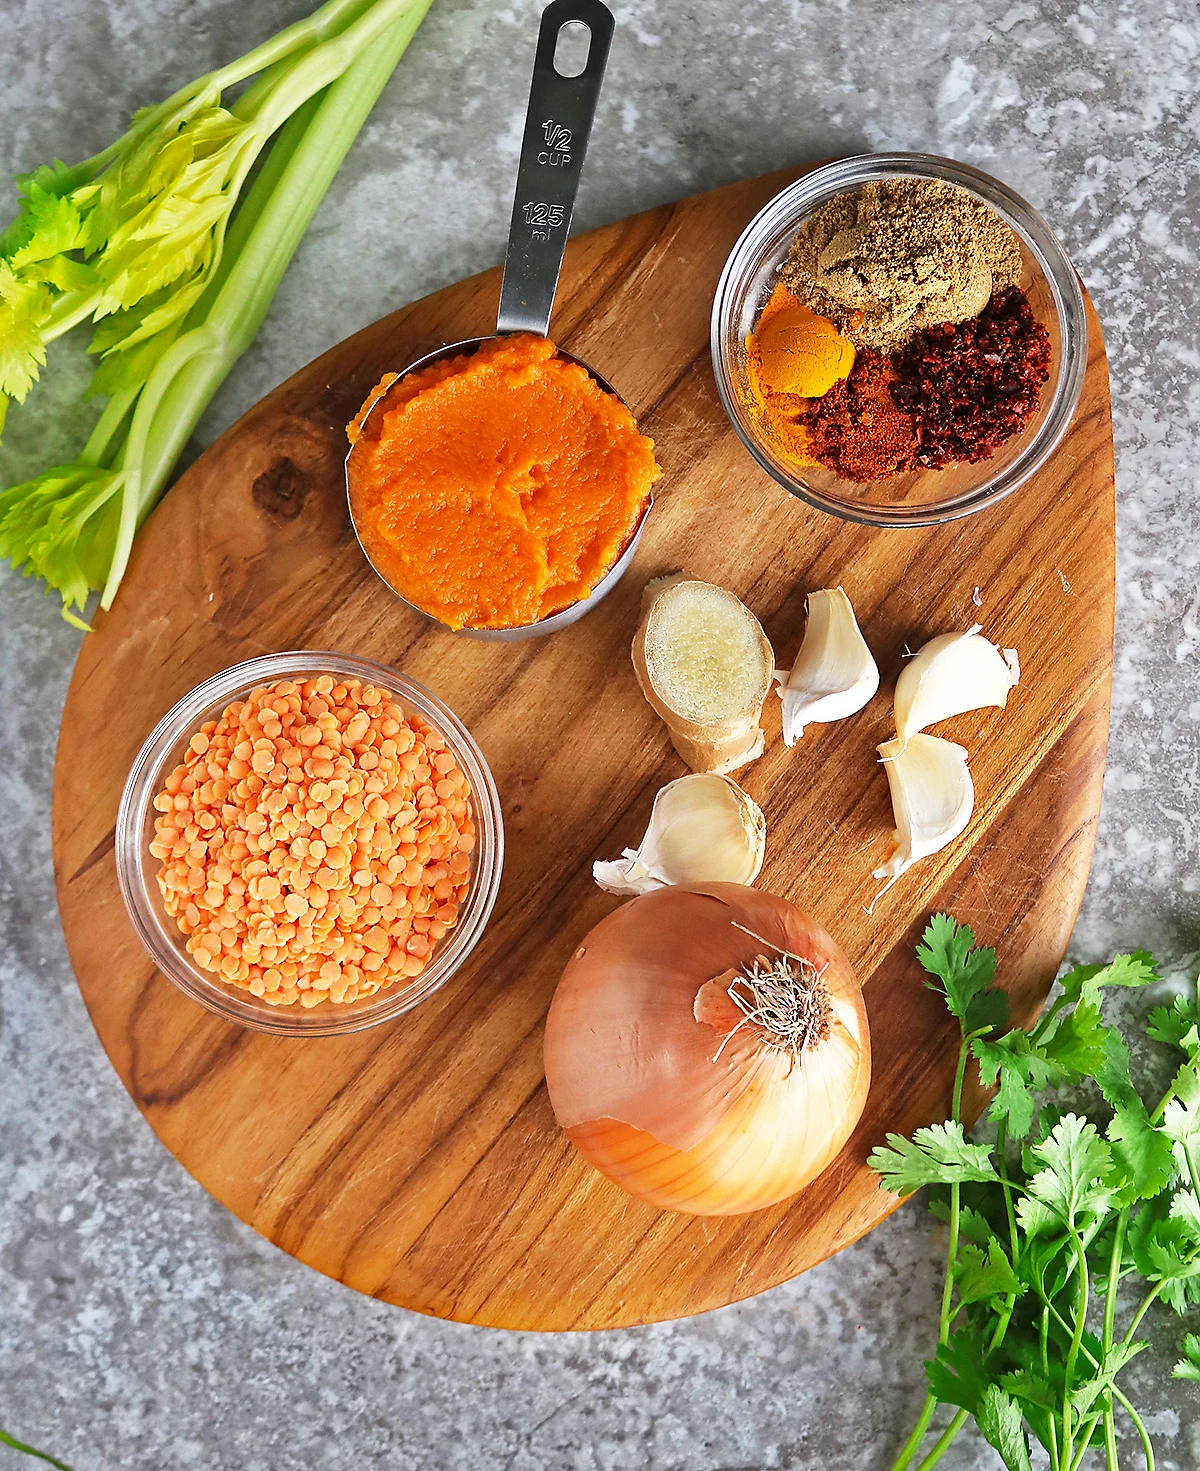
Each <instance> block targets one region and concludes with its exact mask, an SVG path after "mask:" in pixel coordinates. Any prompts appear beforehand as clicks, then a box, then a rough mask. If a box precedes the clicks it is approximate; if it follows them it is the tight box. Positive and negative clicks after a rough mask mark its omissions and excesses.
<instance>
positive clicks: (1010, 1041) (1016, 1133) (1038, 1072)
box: [971, 1027, 1059, 1139]
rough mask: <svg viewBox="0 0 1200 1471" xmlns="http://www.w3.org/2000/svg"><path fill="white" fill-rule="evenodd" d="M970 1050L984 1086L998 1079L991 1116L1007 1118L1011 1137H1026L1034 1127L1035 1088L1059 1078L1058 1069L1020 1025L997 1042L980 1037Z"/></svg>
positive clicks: (992, 1084) (988, 1085) (1044, 1085)
mask: <svg viewBox="0 0 1200 1471" xmlns="http://www.w3.org/2000/svg"><path fill="white" fill-rule="evenodd" d="M971 1051H972V1052H973V1053H974V1054H975V1060H976V1062H977V1063H978V1064H979V1078H980V1081H981V1082H982V1083H983V1085H984V1087H985V1088H992V1087H995V1085H996V1081H997V1079H999V1083H1000V1089H999V1092H998V1093H997V1094H996V1096H995V1098H993V1099H992V1103H991V1107H990V1108H989V1109H988V1118H990V1119H996V1120H1000V1119H1007V1120H1008V1132H1009V1134H1010V1135H1011V1137H1012V1138H1014V1139H1023V1138H1024V1137H1025V1136H1026V1135H1027V1134H1028V1133H1029V1130H1030V1129H1031V1128H1032V1127H1033V1114H1034V1108H1035V1104H1034V1098H1033V1094H1034V1091H1035V1090H1041V1089H1043V1088H1047V1087H1049V1086H1050V1084H1051V1083H1052V1082H1056V1081H1058V1079H1059V1075H1058V1073H1057V1072H1056V1071H1055V1069H1054V1067H1053V1066H1052V1064H1051V1063H1050V1062H1049V1060H1048V1059H1047V1058H1046V1057H1045V1055H1044V1054H1043V1053H1042V1051H1041V1049H1040V1048H1038V1046H1037V1045H1036V1043H1035V1042H1034V1041H1033V1039H1032V1038H1031V1037H1030V1035H1029V1033H1028V1032H1025V1031H1022V1030H1021V1029H1020V1028H1019V1027H1017V1028H1014V1030H1013V1031H1011V1032H1007V1033H1006V1034H1005V1035H1004V1036H1003V1037H1001V1038H999V1039H998V1040H997V1041H995V1042H991V1041H988V1040H987V1039H986V1038H983V1037H978V1038H976V1040H975V1041H974V1042H973V1043H972V1044H971Z"/></svg>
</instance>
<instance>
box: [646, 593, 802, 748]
mask: <svg viewBox="0 0 1200 1471" xmlns="http://www.w3.org/2000/svg"><path fill="white" fill-rule="evenodd" d="M633 668H634V673H635V674H636V675H637V680H638V684H639V685H640V686H641V689H642V694H643V695H645V697H646V699H647V701H648V702H649V703H650V705H651V707H652V708H653V709H654V710H655V711H656V712H657V713H658V715H659V716H661V718H662V720H663V722H664V724H665V725H666V727H667V730H668V732H669V733H670V736H671V743H672V744H673V745H674V747H675V749H676V750H677V751H678V752H679V754H680V756H682V757H683V759H684V761H686V762H687V764H688V765H689V766H690V767H691V769H692V770H693V771H701V772H705V771H712V772H718V773H721V774H724V773H726V772H730V771H736V770H737V769H738V768H739V767H741V766H745V765H746V764H747V763H748V762H750V761H753V760H754V759H755V758H756V757H758V756H761V755H762V749H763V732H762V726H761V725H760V724H759V720H760V718H761V716H762V707H763V701H764V700H765V699H766V697H767V691H768V689H770V687H771V679H772V676H773V674H774V672H775V655H774V654H773V653H772V651H771V645H770V644H769V643H768V642H767V636H766V634H765V633H763V631H762V628H761V626H760V625H759V622H758V619H757V618H755V616H754V614H753V613H751V612H750V610H749V609H748V608H747V607H746V606H745V605H744V604H743V603H742V602H741V601H740V599H738V598H736V597H735V596H734V595H733V593H731V592H727V591H726V590H725V588H723V587H716V586H714V585H713V584H712V583H711V582H699V581H697V580H695V579H694V578H689V577H686V576H685V575H684V574H683V573H682V572H678V573H676V574H675V575H674V576H673V577H661V578H658V579H656V580H655V581H654V582H652V583H650V584H649V586H648V587H647V588H646V591H645V594H644V596H643V598H642V621H641V623H640V624H639V625H638V630H637V633H636V634H635V635H634V640H633Z"/></svg>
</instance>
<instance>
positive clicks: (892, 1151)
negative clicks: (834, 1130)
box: [867, 1120, 999, 1195]
mask: <svg viewBox="0 0 1200 1471" xmlns="http://www.w3.org/2000/svg"><path fill="white" fill-rule="evenodd" d="M887 1141H888V1144H889V1146H890V1148H887V1149H885V1148H884V1147H883V1146H882V1145H878V1146H877V1147H876V1148H875V1149H873V1150H872V1151H871V1155H870V1158H869V1159H868V1160H867V1163H868V1164H869V1165H870V1167H871V1168H872V1169H873V1170H875V1171H876V1172H877V1173H878V1174H879V1175H880V1176H881V1177H882V1178H881V1180H880V1185H881V1186H882V1187H883V1189H884V1190H892V1191H895V1192H896V1193H897V1194H899V1195H910V1194H911V1193H912V1192H913V1191H914V1190H919V1189H920V1188H921V1186H922V1185H940V1184H948V1185H952V1184H955V1183H962V1182H963V1181H966V1180H996V1179H998V1178H999V1177H998V1176H997V1174H996V1171H995V1168H994V1167H993V1165H992V1152H991V1150H990V1149H989V1148H988V1146H987V1145H986V1144H971V1143H969V1142H968V1141H967V1139H966V1137H965V1136H964V1134H963V1128H962V1125H961V1124H959V1123H955V1122H953V1121H952V1120H948V1121H947V1122H946V1123H944V1124H930V1125H928V1126H927V1127H926V1128H923V1129H918V1130H917V1132H916V1133H915V1134H914V1135H913V1137H912V1139H911V1140H910V1139H906V1138H905V1137H904V1135H903V1134H889V1135H888V1136H887Z"/></svg>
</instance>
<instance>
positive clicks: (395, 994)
mask: <svg viewBox="0 0 1200 1471" xmlns="http://www.w3.org/2000/svg"><path fill="white" fill-rule="evenodd" d="M324 678H327V679H328V682H329V684H330V686H331V688H332V689H333V690H336V689H338V688H339V687H340V688H345V687H346V682H353V681H358V682H359V685H360V686H361V688H362V689H363V691H365V690H368V689H370V690H375V691H379V692H380V694H381V695H382V697H383V699H384V700H385V701H387V702H390V703H392V704H394V705H395V706H398V707H399V709H400V711H402V712H403V715H404V717H405V718H406V720H408V719H411V720H413V721H414V723H415V724H416V725H417V726H418V727H424V728H425V729H427V730H428V731H432V732H433V733H435V738H440V740H441V742H443V743H444V744H443V745H442V746H439V747H438V748H437V749H438V751H439V753H440V752H441V751H443V750H444V751H445V752H446V753H448V754H449V755H450V756H452V757H453V758H454V763H455V764H454V768H453V769H452V775H453V777H454V780H455V781H457V780H458V776H457V773H461V776H463V777H465V778H466V781H467V783H468V784H469V794H466V801H467V814H466V815H467V817H468V818H469V820H470V822H471V823H473V826H474V834H473V836H474V845H473V847H472V848H471V851H470V853H469V855H468V856H469V866H468V870H467V874H466V876H465V878H464V879H463V884H462V893H461V898H460V899H459V902H458V906H457V914H456V916H455V917H454V920H453V922H452V923H451V924H450V925H449V926H447V927H445V928H444V933H443V934H441V935H440V936H438V937H436V938H435V939H434V940H433V942H432V943H431V945H430V946H429V947H428V949H427V953H426V955H424V956H422V957H421V958H422V959H423V960H424V962H425V963H424V964H423V966H422V968H421V969H420V971H419V973H418V974H416V975H408V974H404V973H402V972H401V973H399V974H396V975H395V977H394V979H392V980H391V982H390V984H385V985H383V986H382V987H381V988H380V989H379V990H376V991H374V992H373V994H369V995H360V996H358V997H356V998H355V999H343V1000H342V1001H340V1002H338V1001H334V1000H332V999H324V1000H321V1001H320V1002H318V1003H316V1004H309V1003H306V1004H303V1005H301V1004H291V1005H279V1004H271V1003H270V1002H269V1001H268V1000H267V999H266V998H265V996H264V995H256V994H254V993H253V992H252V991H251V990H250V989H248V988H247V987H246V986H245V985H244V984H235V983H229V982H226V981H223V980H222V979H221V978H220V974H219V971H218V972H217V973H215V974H214V967H212V966H206V967H202V966H200V965H198V964H197V963H196V960H195V959H194V958H193V954H189V952H188V949H187V939H188V937H187V935H185V933H184V932H183V931H182V930H181V928H180V925H179V922H178V920H177V918H176V917H175V916H174V915H173V914H172V913H170V912H168V907H167V903H166V902H165V897H164V892H163V890H162V888H161V887H160V884H159V880H158V875H159V872H160V870H162V869H163V867H164V863H163V859H162V858H161V856H156V855H155V853H153V852H152V851H151V843H152V842H155V841H156V827H155V824H156V820H157V819H158V818H159V817H160V813H161V810H162V809H161V808H160V807H158V806H156V800H155V799H156V798H158V797H160V794H163V793H164V789H165V787H166V784H167V782H168V780H169V778H170V777H171V774H172V773H173V772H174V771H176V770H177V768H178V766H179V763H181V762H182V761H184V759H185V758H186V756H187V754H188V752H189V749H190V748H191V747H192V741H193V738H194V737H197V736H198V734H200V733H201V729H202V727H204V726H205V725H206V724H208V723H210V722H216V721H219V720H220V718H221V716H222V714H223V713H224V712H225V711H226V710H227V709H228V708H229V707H230V706H231V705H235V704H240V703H242V702H245V701H247V700H248V699H249V698H250V697H252V695H253V693H254V692H255V691H259V690H262V689H263V688H264V687H266V686H273V685H275V684H277V683H278V682H280V681H286V682H290V683H292V684H294V685H296V686H298V687H303V685H304V683H305V682H306V681H317V680H322V679H324ZM327 693H328V692H327ZM360 718H361V717H360ZM389 729H390V727H389ZM202 738H203V737H202ZM431 749H432V746H431ZM243 764H244V763H243ZM239 769H240V768H239ZM317 775H318V777H319V776H320V775H321V773H319V772H318V773H317ZM447 790H449V789H447ZM309 791H310V792H311V787H310V788H309ZM459 794H460V796H461V795H462V793H461V784H460V785H459ZM364 800H366V798H365V794H364ZM447 805H450V804H449V803H447ZM355 810H356V811H357V809H355ZM463 846H464V847H465V844H464V845H463ZM322 856H325V855H324V854H323V855H322ZM116 859H117V877H118V880H119V883H120V888H121V894H122V897H123V898H124V900H125V906H126V909H127V910H128V913H129V917H130V919H131V920H132V922H133V925H134V928H135V930H136V931H137V933H138V936H139V938H140V939H141V941H142V943H143V944H144V945H145V947H146V949H147V950H148V951H149V953H150V955H151V957H152V958H153V960H154V962H155V964H156V965H157V966H158V969H159V970H160V971H161V973H162V974H163V975H164V976H166V977H167V978H168V979H169V980H171V981H173V982H174V983H175V985H176V986H178V987H179V989H180V990H181V991H183V992H184V993H185V994H186V995H188V996H190V997H191V998H192V1000H194V1001H198V1002H199V1003H200V1005H201V1006H204V1007H206V1008H207V1009H208V1010H209V1011H212V1012H215V1013H216V1014H217V1015H218V1016H221V1017H223V1018H224V1019H225V1020H226V1021H231V1022H237V1023H239V1024H240V1025H242V1026H245V1027H250V1028H253V1029H255V1030H257V1031H263V1032H271V1033H275V1034H277V1035H281V1036H306V1037H329V1036H337V1035H341V1034H343V1033H349V1032H358V1031H362V1030H364V1029H365V1028H367V1027H373V1026H377V1025H378V1024H379V1023H380V1022H386V1021H391V1020H392V1019H393V1018H395V1017H398V1016H400V1015H401V1014H402V1013H403V1012H406V1011H409V1010H410V1009H411V1008H412V1007H414V1006H416V1005H417V1004H418V1003H419V1002H421V1001H423V1000H425V998H426V997H428V996H430V995H431V994H432V993H433V992H434V991H436V990H438V989H439V988H440V987H441V986H444V985H445V984H446V982H447V981H449V980H450V978H451V977H452V976H453V975H454V974H455V972H456V971H458V970H459V968H460V967H461V966H462V965H463V963H464V961H465V960H466V959H467V957H468V956H469V955H470V953H471V951H472V950H473V949H474V948H475V946H476V944H477V943H478V942H479V939H480V936H481V935H482V933H483V930H484V927H485V926H486V924H487V922H488V918H489V916H490V914H491V912H492V908H493V906H494V904H495V902H496V894H497V892H498V890H499V887H500V873H501V869H502V866H503V860H504V827H503V818H502V815H501V809H500V798H499V795H498V793H497V791H496V784H495V782H494V781H493V779H492V774H491V772H490V771H489V770H488V766H487V762H486V761H485V760H484V757H483V753H482V752H481V751H480V749H479V747H478V746H477V745H476V743H475V741H474V740H473V739H472V737H471V735H470V734H469V732H468V731H467V729H466V727H465V726H464V725H463V723H462V722H461V721H460V720H459V719H458V717H457V716H456V715H454V713H453V712H452V711H451V710H449V709H448V708H447V707H446V706H445V705H444V704H443V703H442V702H441V701H440V700H439V699H437V697H436V696H434V695H432V694H431V693H430V692H429V691H428V690H427V689H425V688H424V687H423V686H422V685H419V684H417V683H416V681H415V680H412V679H409V678H407V677H406V676H405V675H403V674H400V673H398V672H397V671H396V670H394V669H389V668H387V667H385V666H384V665H382V664H376V663H373V662H371V661H369V660H366V659H356V658H351V657H349V656H347V655H344V654H336V653H324V652H309V651H301V652H291V653H281V654H268V655H265V656H263V657H261V658H257V659H250V660H247V661H246V662H245V663H242V664H236V665H234V666H233V667H232V668H230V669H227V670H225V671H224V672H223V673H221V674H215V675H213V677H212V678H211V679H207V680H205V681H204V683H203V684H201V685H198V686H197V687H196V689H194V690H193V691H192V692H191V694H189V695H185V696H184V698H183V699H182V700H180V701H179V703H178V704H177V705H176V706H175V707H174V708H173V709H172V710H170V711H169V712H168V713H167V714H166V715H165V716H164V717H163V718H162V720H161V721H160V722H159V723H158V725H157V727H156V728H155V729H154V731H153V732H152V733H151V735H150V737H149V739H148V740H147V741H146V743H145V745H144V746H143V747H142V749H141V751H140V752H139V753H138V756H137V759H136V760H135V761H134V763H133V767H132V769H131V771H130V774H129V779H128V781H127V782H126V785H125V791H124V794H123V795H122V798H121V805H120V809H119V812H118V815H117V831H116ZM222 877H223V878H226V879H227V876H225V875H222ZM230 887H233V885H232V884H231V885H230ZM457 892H458V891H456V893H457ZM372 894H373V895H374V890H373V889H372ZM275 897H276V898H278V897H279V896H278V895H276V896H275ZM377 897H378V902H384V899H385V896H383V895H382V893H381V894H379V895H378V896H377ZM387 902H391V896H388V899H387ZM286 912H287V914H289V915H290V913H291V911H290V910H288V911H286ZM373 922H374V923H375V924H380V923H381V921H380V920H378V919H376V920H374V921H373ZM384 922H386V911H385V914H384ZM193 938H194V936H193ZM414 948H419V946H416V945H415V946H414ZM217 959H218V960H219V959H220V956H219V955H218V956H217ZM414 968H415V967H414ZM298 1000H299V997H297V1001H298Z"/></svg>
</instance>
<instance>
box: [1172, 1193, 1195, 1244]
mask: <svg viewBox="0 0 1200 1471" xmlns="http://www.w3.org/2000/svg"><path fill="white" fill-rule="evenodd" d="M1171 1219H1172V1220H1175V1221H1178V1222H1179V1223H1180V1224H1181V1225H1182V1227H1183V1229H1184V1230H1185V1231H1186V1232H1187V1234H1188V1236H1189V1237H1190V1238H1191V1240H1192V1243H1193V1244H1194V1245H1195V1246H1197V1247H1200V1200H1197V1198H1196V1195H1195V1192H1194V1191H1191V1190H1177V1191H1176V1192H1175V1194H1174V1195H1173V1196H1172V1198H1171Z"/></svg>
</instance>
